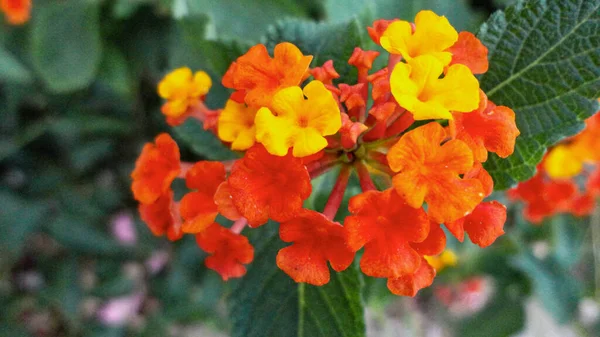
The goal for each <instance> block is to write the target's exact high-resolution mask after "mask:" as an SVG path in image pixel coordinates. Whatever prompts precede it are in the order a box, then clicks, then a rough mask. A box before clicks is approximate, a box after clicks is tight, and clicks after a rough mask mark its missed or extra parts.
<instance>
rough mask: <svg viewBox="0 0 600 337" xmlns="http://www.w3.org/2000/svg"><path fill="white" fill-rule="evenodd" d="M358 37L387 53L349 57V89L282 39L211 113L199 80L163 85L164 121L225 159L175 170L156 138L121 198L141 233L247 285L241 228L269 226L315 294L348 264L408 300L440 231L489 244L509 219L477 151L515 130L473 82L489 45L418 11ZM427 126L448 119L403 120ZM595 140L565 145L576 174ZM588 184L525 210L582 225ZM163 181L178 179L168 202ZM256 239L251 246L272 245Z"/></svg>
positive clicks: (554, 192)
mask: <svg viewBox="0 0 600 337" xmlns="http://www.w3.org/2000/svg"><path fill="white" fill-rule="evenodd" d="M368 31H369V35H370V36H371V38H372V39H373V41H375V43H378V44H381V45H382V46H383V47H384V48H385V50H387V52H389V53H385V52H381V51H374V50H363V49H362V48H360V47H358V46H357V47H356V48H355V49H354V50H353V52H352V55H351V56H350V57H349V59H348V60H343V61H344V62H346V61H347V64H348V65H350V66H351V67H354V68H355V69H356V72H355V74H356V80H355V81H349V80H348V77H349V74H347V73H341V72H340V73H338V71H337V70H336V68H335V66H339V65H341V64H340V63H337V62H339V60H335V62H336V64H335V65H334V60H325V59H323V60H321V57H319V62H320V64H316V65H313V67H312V68H309V66H310V63H311V61H312V60H313V57H312V56H311V55H305V54H304V52H305V51H306V50H301V48H304V47H307V48H310V47H312V44H306V45H301V46H300V48H299V47H297V46H295V45H293V44H291V43H289V42H282V43H279V44H277V45H275V46H274V50H273V54H272V55H273V56H270V55H269V50H267V47H266V46H265V45H262V44H259V45H255V46H253V47H251V48H250V49H249V50H248V51H247V52H246V53H245V54H243V55H241V56H240V57H238V58H237V59H236V61H235V62H233V63H232V64H231V65H230V67H229V68H228V70H227V72H226V74H225V75H224V76H223V78H222V84H223V85H224V86H225V87H226V88H229V89H232V90H231V94H230V96H229V98H228V100H227V103H226V104H225V106H224V107H223V108H222V109H221V108H216V109H215V110H211V109H208V108H207V107H206V106H205V104H204V100H205V96H206V95H207V93H208V89H209V88H210V78H208V77H207V76H204V75H202V72H201V71H200V72H198V73H197V75H196V76H197V77H196V76H194V75H193V73H192V71H191V70H190V69H187V68H182V69H176V70H175V71H173V72H172V73H170V74H169V75H167V77H166V78H165V79H164V80H163V81H162V82H161V84H160V85H159V88H158V91H159V94H160V95H161V96H162V97H164V98H165V99H166V100H167V103H166V104H165V106H164V109H163V110H164V112H165V114H167V117H168V118H167V122H168V123H169V124H170V125H171V126H174V125H178V124H180V123H183V121H184V120H188V119H191V120H190V121H189V122H200V123H202V125H203V127H204V129H205V130H207V132H211V133H213V134H214V135H216V136H218V138H219V140H220V141H222V142H223V145H224V146H226V147H228V148H230V149H231V150H233V151H237V153H235V152H231V153H230V155H231V157H230V158H233V159H229V160H225V161H222V162H218V161H206V160H199V161H195V162H185V161H184V162H182V161H180V158H179V150H178V148H177V145H176V144H175V143H174V141H173V140H172V139H171V138H170V137H169V136H168V135H166V134H165V135H161V136H159V138H157V140H156V143H155V144H147V145H146V146H145V147H144V149H143V150H142V154H141V155H140V157H139V159H138V161H137V163H136V169H135V170H134V172H133V174H132V177H133V180H134V182H133V185H132V190H133V192H134V196H135V198H136V199H137V200H138V201H139V202H140V207H139V210H140V214H141V216H142V219H143V220H144V221H145V222H146V223H147V224H148V227H149V229H150V230H151V231H152V232H153V233H154V234H155V235H165V234H166V235H167V236H168V237H169V239H171V240H177V239H179V238H181V237H182V236H183V235H184V234H187V233H189V234H194V235H196V240H197V242H198V246H199V247H200V249H202V250H204V251H205V252H207V253H208V254H210V256H209V257H208V258H207V259H206V266H207V267H208V268H210V269H213V270H215V271H217V272H218V273H219V274H220V275H221V276H222V278H223V279H224V280H226V279H228V278H233V277H241V276H242V275H244V274H245V272H246V267H245V265H246V264H248V263H250V262H251V261H252V259H253V247H252V245H251V244H250V242H249V241H248V239H247V238H246V237H245V236H244V234H242V233H243V232H244V231H245V230H252V231H253V230H255V228H257V227H260V226H263V225H265V226H269V227H273V226H277V224H275V223H273V222H278V223H279V227H278V230H279V238H280V239H281V240H282V241H284V242H286V243H288V244H287V245H284V247H283V248H281V249H280V251H279V252H278V254H277V257H276V259H275V263H276V264H277V266H278V267H279V268H280V269H281V270H282V271H283V272H285V273H286V274H287V275H288V276H289V277H291V278H292V279H293V280H294V281H295V282H299V283H308V284H311V285H317V286H320V285H324V284H326V283H328V282H329V281H330V278H332V275H331V273H332V272H339V271H342V270H344V269H346V268H348V267H349V266H350V265H351V264H352V263H353V260H354V258H355V255H356V254H358V255H359V256H360V269H361V270H362V272H363V273H364V274H365V275H368V276H371V277H381V278H386V279H387V286H388V288H389V290H390V291H391V292H392V293H394V294H397V295H402V296H415V295H416V293H417V292H418V291H419V290H420V289H422V288H425V287H427V286H429V285H431V283H432V282H433V279H434V277H435V275H436V269H438V270H441V268H442V267H440V263H438V262H439V261H441V260H443V259H444V257H445V256H446V255H448V254H446V255H443V254H442V255H439V254H440V253H442V252H443V251H444V249H445V248H446V240H447V238H446V234H445V233H446V232H445V230H444V229H443V228H442V226H446V227H447V229H448V230H449V231H450V233H451V234H453V235H455V236H456V237H457V238H458V239H459V240H460V241H462V240H463V239H464V233H465V232H466V233H468V235H469V237H470V238H471V240H472V241H473V242H475V243H476V244H478V245H480V246H482V247H484V246H487V245H489V244H491V243H492V242H493V241H494V240H495V239H496V238H497V237H498V236H500V235H501V234H502V233H503V225H504V222H505V220H506V209H505V207H504V206H503V205H501V204H500V203H498V202H496V201H485V202H484V201H483V200H484V198H485V197H489V196H490V195H491V194H492V191H493V188H494V182H493V179H492V176H491V175H490V174H489V173H488V172H487V171H486V170H485V169H484V167H483V166H482V162H484V161H485V160H486V159H487V156H488V153H489V152H494V153H496V154H497V155H498V156H500V157H507V156H509V155H510V154H512V153H513V151H514V147H515V139H516V137H517V136H518V135H519V130H518V129H517V127H516V122H515V120H516V118H515V113H514V112H513V111H512V110H511V109H510V108H509V107H504V106H497V105H495V104H494V103H493V102H491V101H489V100H488V99H487V97H486V95H485V93H484V92H483V91H481V90H480V88H479V82H478V80H477V78H475V76H474V75H473V74H480V73H484V72H485V71H486V70H487V68H488V61H487V48H486V47H485V46H484V45H483V44H482V43H481V41H479V39H477V37H476V36H475V35H473V34H471V33H468V32H461V33H458V32H457V31H456V30H455V29H454V28H453V27H452V26H451V25H450V23H449V22H448V20H447V19H446V18H445V17H442V16H438V15H436V14H435V13H433V12H431V11H421V12H419V13H418V14H417V16H416V19H415V24H411V23H409V22H407V21H401V20H399V19H393V20H377V21H375V22H374V23H373V25H372V27H369V28H368ZM320 56H322V55H320ZM382 57H387V62H379V61H382V60H380V59H378V58H382ZM382 64H386V65H385V66H383V65H382ZM346 67H347V66H346ZM346 67H344V68H346ZM340 69H341V68H340ZM198 74H199V75H198ZM310 76H312V78H309V77H310ZM428 119H429V120H432V119H433V120H437V119H443V120H445V121H441V122H440V121H430V122H429V123H427V124H420V123H415V121H419V120H428ZM186 123H187V122H186ZM446 123H447V125H448V126H447V127H446V126H442V125H445V124H446ZM589 124H590V125H592V124H596V123H595V122H592V121H590V122H589ZM597 124H599V125H600V123H597ZM189 138H191V139H192V138H193V137H189ZM596 138H598V137H596V134H595V133H591V131H590V132H589V133H587V134H586V136H582V137H580V138H579V140H578V141H577V145H576V146H575V145H573V146H571V147H570V148H569V150H570V151H571V150H572V151H573V153H575V152H576V153H578V156H579V157H578V158H581V162H582V163H585V164H586V165H587V163H589V162H590V161H592V160H593V158H594V153H592V152H590V151H585V150H584V149H585V147H586V145H588V144H592V143H591V142H592V141H593V140H594V139H596ZM188 155H191V153H188V152H186V153H185V156H186V157H187V156H188ZM207 155H210V154H207ZM236 155H239V157H237V158H236ZM353 172H354V175H353ZM321 175H325V176H323V177H322V178H323V179H322V180H316V181H314V182H312V181H311V180H312V179H317V178H318V177H320V176H321ZM597 176H600V174H596V175H594V176H591V177H590V179H589V180H588V185H589V186H590V192H589V193H587V192H583V191H578V190H577V189H576V188H575V187H574V185H573V184H572V183H571V182H553V183H550V184H545V183H541V184H537V183H536V184H534V185H536V186H537V185H541V186H543V188H544V194H543V196H542V197H541V198H537V199H535V200H534V199H532V200H533V201H532V203H531V204H530V206H529V207H528V209H530V210H532V211H531V214H534V215H536V216H538V217H540V216H541V215H545V214H548V209H550V208H551V207H556V208H557V209H567V208H568V209H569V210H571V211H572V212H573V213H575V214H585V213H586V212H588V211H589V209H590V208H591V207H592V206H593V204H594V202H593V201H594V199H593V198H594V194H592V193H599V194H600V192H598V191H600V187H598V186H600V183H599V182H598V181H600V178H598V177H597ZM355 178H358V179H357V180H358V182H357V184H356V186H352V185H353V184H354V183H355V180H354V179H355ZM174 179H185V183H186V186H185V188H186V191H185V192H183V193H180V191H179V189H177V192H178V193H177V195H183V197H182V198H181V199H180V200H179V201H177V200H175V199H174V195H175V193H174V191H173V190H172V189H171V183H172V182H173V180H174ZM543 182H545V181H543ZM330 183H331V184H330ZM313 184H314V186H315V191H318V193H315V194H313ZM328 187H331V189H330V191H329V193H323V192H324V191H325V189H326V188H328ZM359 187H360V190H361V192H356V191H355V188H359ZM592 190H593V191H595V192H592ZM565 191H566V192H568V193H565ZM349 193H350V194H352V195H349ZM327 194H328V195H327ZM523 194H527V197H532V198H536V197H538V194H537V193H536V192H532V191H525V192H524V193H523ZM548 196H551V197H548ZM550 199H551V200H553V202H554V203H551V202H549V200H550ZM348 200H349V201H348ZM540 200H542V201H541V202H540ZM346 204H347V208H348V209H347V210H348V211H349V212H350V215H348V216H346V217H345V218H344V217H343V216H342V214H343V213H342V212H340V209H341V208H343V207H345V205H346ZM590 205H592V206H590ZM224 219H228V220H231V221H233V223H232V224H231V225H228V224H227V223H229V222H224V224H226V225H225V226H227V227H229V228H226V227H225V226H223V225H222V224H219V223H217V221H218V222H221V221H222V220H224ZM248 227H249V228H250V229H248ZM256 230H257V231H260V229H256ZM261 233H262V234H261ZM261 233H257V235H256V236H255V237H256V238H257V239H258V240H260V239H261V238H260V237H261V235H263V236H264V235H269V234H272V233H270V232H268V231H267V232H265V231H263V232H261ZM438 260H439V261H438ZM264 263H265V262H264V261H263V262H261V264H264ZM255 272H256V271H255Z"/></svg>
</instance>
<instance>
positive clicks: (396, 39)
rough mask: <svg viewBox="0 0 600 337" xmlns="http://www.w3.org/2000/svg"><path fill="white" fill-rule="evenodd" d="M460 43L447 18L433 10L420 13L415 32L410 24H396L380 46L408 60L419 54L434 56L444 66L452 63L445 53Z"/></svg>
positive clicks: (416, 19)
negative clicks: (457, 42) (456, 43)
mask: <svg viewBox="0 0 600 337" xmlns="http://www.w3.org/2000/svg"><path fill="white" fill-rule="evenodd" d="M457 40H458V33H457V32H456V30H455V29H454V27H452V25H450V22H448V19H446V17H444V16H439V15H437V14H435V13H434V12H432V11H420V12H419V13H418V14H417V16H416V17H415V30H414V33H413V31H412V27H411V24H410V23H409V22H408V21H395V22H393V23H391V24H390V25H389V26H388V28H387V29H386V30H385V32H384V33H383V35H382V36H381V39H380V40H379V41H380V43H381V46H382V47H383V48H384V49H385V50H387V51H388V52H389V53H392V54H400V55H402V57H403V58H404V59H405V60H407V61H409V60H411V59H412V58H414V57H417V56H420V55H431V56H433V57H435V58H437V59H438V60H440V62H442V64H443V65H447V64H448V63H450V61H451V60H452V54H451V53H449V52H447V51H445V50H446V49H448V48H450V47H451V46H452V45H453V44H454V43H455V42H456V41H457Z"/></svg>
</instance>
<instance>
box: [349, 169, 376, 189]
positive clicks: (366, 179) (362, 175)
mask: <svg viewBox="0 0 600 337" xmlns="http://www.w3.org/2000/svg"><path fill="white" fill-rule="evenodd" d="M354 168H355V169H356V173H357V174H358V181H359V182H360V187H361V188H362V190H363V192H367V191H373V190H377V187H375V184H374V183H373V180H372V179H371V174H370V173H369V169H368V168H367V166H366V165H365V163H364V162H362V161H357V162H356V163H354Z"/></svg>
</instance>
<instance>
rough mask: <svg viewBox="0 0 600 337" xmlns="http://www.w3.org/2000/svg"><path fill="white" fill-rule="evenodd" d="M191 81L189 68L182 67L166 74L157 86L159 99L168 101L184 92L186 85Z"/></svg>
mask: <svg viewBox="0 0 600 337" xmlns="http://www.w3.org/2000/svg"><path fill="white" fill-rule="evenodd" d="M191 80H192V71H191V70H190V68H187V67H182V68H178V69H175V70H173V71H172V72H170V73H168V74H167V75H166V76H165V77H164V78H163V79H162V81H160V83H159V84H158V94H159V95H160V97H162V98H165V99H169V98H171V97H173V96H176V95H177V94H178V93H179V92H181V91H182V90H183V91H186V92H187V90H186V87H187V84H188V83H189V82H190V81H191Z"/></svg>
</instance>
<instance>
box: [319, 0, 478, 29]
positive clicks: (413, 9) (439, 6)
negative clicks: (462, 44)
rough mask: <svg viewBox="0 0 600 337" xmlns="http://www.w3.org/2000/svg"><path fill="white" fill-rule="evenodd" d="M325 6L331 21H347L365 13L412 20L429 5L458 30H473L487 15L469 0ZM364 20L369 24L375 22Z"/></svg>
mask: <svg viewBox="0 0 600 337" xmlns="http://www.w3.org/2000/svg"><path fill="white" fill-rule="evenodd" d="M324 6H325V12H326V15H327V18H328V19H329V21H331V22H342V21H346V20H348V19H351V18H353V17H355V16H356V15H359V14H361V13H370V15H369V16H370V17H371V18H370V20H369V21H374V20H377V19H394V18H399V19H401V20H406V21H410V22H412V21H413V20H414V18H415V15H416V14H417V13H418V12H419V11H420V10H423V9H429V10H432V11H434V12H436V13H437V14H439V15H444V16H446V17H447V18H448V20H449V21H450V23H451V24H452V25H453V26H454V28H456V29H457V30H458V31H462V30H469V31H473V30H475V29H476V28H477V25H479V24H480V23H481V22H482V21H483V19H484V17H483V15H482V14H481V13H479V12H476V11H474V10H473V9H471V7H470V5H469V1H467V0H454V1H448V0H405V1H398V0H368V1H347V0H326V1H325V5H324ZM363 23H364V24H366V25H369V26H370V25H371V24H372V22H363ZM362 28H363V29H365V28H364V27H362Z"/></svg>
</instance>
